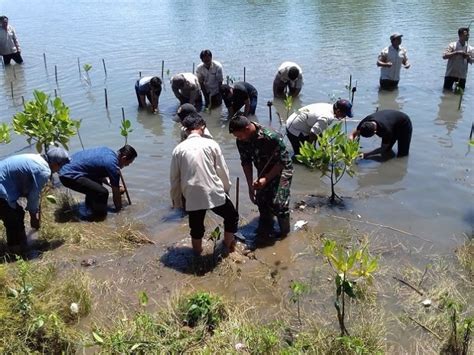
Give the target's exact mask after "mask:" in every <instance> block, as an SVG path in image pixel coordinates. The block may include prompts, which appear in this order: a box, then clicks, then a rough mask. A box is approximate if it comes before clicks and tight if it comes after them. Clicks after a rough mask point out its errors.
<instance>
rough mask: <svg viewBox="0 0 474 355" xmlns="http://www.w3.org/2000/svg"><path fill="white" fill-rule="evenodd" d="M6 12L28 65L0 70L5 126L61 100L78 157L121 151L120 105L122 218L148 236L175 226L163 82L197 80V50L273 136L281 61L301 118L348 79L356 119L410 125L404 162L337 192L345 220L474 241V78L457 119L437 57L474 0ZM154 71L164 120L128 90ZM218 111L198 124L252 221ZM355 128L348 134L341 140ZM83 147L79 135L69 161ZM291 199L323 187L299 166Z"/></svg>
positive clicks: (170, 4) (14, 146)
mask: <svg viewBox="0 0 474 355" xmlns="http://www.w3.org/2000/svg"><path fill="white" fill-rule="evenodd" d="M0 12H1V13H2V14H6V15H7V16H9V18H10V23H11V24H12V25H13V26H14V27H15V28H16V30H17V34H18V37H19V40H20V43H21V46H22V48H23V52H22V54H23V57H24V60H25V63H24V65H22V66H18V65H12V66H10V67H9V68H7V69H6V70H1V71H0V81H1V84H0V91H1V97H0V120H1V121H3V122H10V121H11V118H12V116H13V115H14V114H15V112H18V111H19V110H21V109H22V105H21V103H22V99H21V97H22V96H24V97H25V98H26V99H30V98H31V97H32V91H33V90H34V89H41V90H44V91H46V92H48V93H50V94H51V95H54V90H55V89H56V91H57V94H58V95H60V96H61V97H62V99H63V100H64V101H65V103H66V104H67V105H68V106H69V107H70V108H71V116H72V117H73V118H76V119H81V120H82V127H81V136H82V140H83V143H84V145H85V146H86V147H93V146H98V145H107V146H110V147H113V148H119V147H120V146H121V145H123V143H124V140H123V137H121V136H120V131H119V126H120V120H121V108H122V107H123V108H124V110H125V115H126V117H127V118H129V119H130V120H131V121H132V126H133V132H132V133H131V135H130V137H129V143H130V144H132V145H133V146H134V147H135V148H136V149H137V150H138V154H139V158H138V159H137V160H136V162H135V163H134V164H133V165H132V166H130V167H128V168H126V169H125V170H124V176H125V178H126V181H127V184H128V188H129V190H130V194H131V197H132V199H133V203H134V204H133V205H132V206H131V207H127V209H126V210H125V211H124V212H123V213H124V215H127V216H129V217H131V218H134V219H136V220H140V221H142V222H144V223H145V224H146V225H147V226H148V228H149V229H150V230H151V231H152V232H153V233H155V232H156V233H157V232H158V231H159V230H161V229H167V228H170V227H172V226H173V225H172V224H171V223H173V222H172V221H171V222H166V220H169V218H164V217H167V216H168V215H169V213H170V209H169V206H170V200H169V181H168V179H169V161H170V156H171V152H172V149H173V148H174V146H175V145H176V144H177V143H178V141H179V127H178V126H177V124H176V123H175V122H174V121H173V120H172V116H173V114H174V112H175V110H176V108H177V100H176V99H175V98H174V96H173V94H172V91H171V90H170V87H169V84H168V79H169V77H170V76H171V75H172V74H174V73H177V72H185V71H192V69H193V64H195V65H197V64H198V63H199V62H200V61H199V52H200V51H201V50H202V49H204V48H210V49H211V50H212V51H213V53H214V58H215V59H216V60H219V61H220V62H221V63H222V64H223V66H224V75H229V76H231V77H232V78H234V79H237V80H238V79H240V80H242V79H243V73H244V67H245V68H246V80H247V81H248V82H250V83H252V84H253V85H254V86H255V87H256V88H257V89H258V91H259V104H258V108H257V117H256V119H257V120H258V121H260V122H262V123H263V124H266V125H271V126H272V127H274V128H275V129H277V130H280V125H279V123H278V117H277V115H276V112H275V109H277V110H278V111H279V112H280V114H281V116H282V117H285V116H286V112H285V110H284V108H283V104H282V103H281V102H275V105H274V108H273V121H272V122H269V115H268V107H267V106H266V102H267V101H268V100H271V99H272V91H271V90H272V80H273V76H274V74H275V71H276V68H277V67H278V65H279V64H280V63H281V62H282V61H285V60H292V61H295V62H297V63H298V64H300V65H301V67H302V68H303V71H304V81H305V83H304V88H303V91H302V94H301V96H300V98H299V100H297V102H296V105H297V107H299V106H304V105H307V104H311V103H314V102H327V101H329V100H331V99H332V98H334V97H336V98H337V97H347V96H348V93H347V90H346V89H345V85H346V84H348V81H349V76H350V75H351V74H352V80H353V84H354V83H357V92H356V94H355V99H354V111H355V119H356V120H360V119H361V118H363V117H365V116H366V115H368V114H370V113H371V112H373V111H374V110H375V109H376V108H377V107H378V108H380V109H383V108H395V109H400V110H402V111H404V112H406V113H407V114H408V115H409V116H410V117H411V119H412V121H413V126H414V134H413V140H412V147H411V152H410V156H409V157H408V158H405V159H393V160H392V161H389V162H386V163H383V164H380V163H375V162H366V161H363V162H361V163H360V164H359V166H358V168H357V171H358V174H357V176H356V177H355V178H354V179H349V178H345V179H343V181H342V182H341V183H340V185H338V187H337V190H338V192H339V194H340V195H342V196H345V197H346V200H347V204H348V206H349V209H350V212H351V213H352V216H356V215H360V216H361V218H362V219H364V220H370V221H373V222H376V223H380V224H385V225H390V226H393V227H396V228H399V229H403V230H406V231H410V232H411V233H414V234H417V235H422V236H423V237H424V238H427V239H429V240H432V241H434V242H435V244H436V245H437V246H439V247H440V248H444V247H446V246H452V245H453V243H454V239H453V236H460V235H462V234H463V233H469V232H470V231H471V230H472V227H473V223H474V222H473V220H474V217H473V216H474V212H473V203H472V201H473V191H474V190H473V186H474V178H473V176H472V175H473V174H472V168H473V163H472V160H473V156H474V152H469V149H468V145H467V141H468V136H469V132H470V129H471V123H472V121H473V120H474V116H473V114H472V111H473V108H474V106H473V100H474V80H473V77H474V72H473V70H474V68H472V67H471V68H470V71H471V73H469V75H468V80H467V90H466V93H465V95H464V99H463V103H462V107H461V110H460V111H458V109H457V106H458V100H459V97H458V96H454V95H451V94H443V93H442V83H443V77H444V71H445V66H446V62H445V61H443V60H442V58H441V56H442V52H443V50H444V48H445V47H446V46H447V44H448V43H449V42H450V41H454V40H456V39H457V28H458V27H460V26H467V25H468V24H469V22H470V21H471V17H472V15H473V14H474V2H472V1H467V0H466V1H447V0H445V1H437V2H436V3H433V2H432V1H427V0H422V1H417V2H412V1H388V0H385V1H364V2H360V1H344V2H341V1H335V0H330V1H298V2H296V1H199V2H190V1H183V0H178V1H164V0H163V1H85V0H79V1H73V2H70V1H61V0H58V1H53V0H47V1H27V2H26V1H12V0H8V1H2V2H0ZM394 31H399V32H401V33H403V34H404V37H403V45H404V46H406V48H407V49H408V55H409V59H410V62H411V64H412V67H411V68H410V69H409V70H403V69H402V73H401V80H400V88H399V90H398V91H396V92H391V93H379V91H378V77H379V69H378V68H377V67H376V65H375V63H376V59H377V55H378V53H379V51H380V50H381V49H382V48H383V47H385V46H387V45H389V39H388V37H389V35H390V33H392V32H394ZM43 53H45V55H46V66H45V62H44V59H43ZM78 58H79V60H80V63H81V66H82V65H83V64H84V63H90V64H91V65H92V70H91V71H90V79H91V83H92V85H91V87H88V86H87V85H86V83H85V81H84V80H83V79H81V74H79V69H78ZM102 59H104V60H105V63H106V69H107V76H105V73H104V69H103V65H102ZM162 61H164V77H165V80H164V81H165V82H166V87H165V90H164V91H163V93H162V95H161V98H160V113H159V114H158V115H152V114H150V113H148V112H143V111H138V110H137V102H136V97H135V92H134V83H135V81H136V80H137V78H138V75H139V72H141V74H142V75H161V67H162ZM55 66H56V67H57V76H58V81H57V83H56V80H55ZM82 75H83V72H82ZM11 85H13V98H12V93H11ZM105 88H106V89H107V91H108V102H109V109H108V110H106V108H105V104H104V89H105ZM225 113H226V112H225V109H224V110H223V111H222V110H221V109H217V110H214V111H213V112H212V113H211V114H207V113H205V114H204V116H205V118H206V119H207V123H208V127H209V129H210V130H211V132H212V133H213V135H214V137H215V139H216V141H217V142H219V144H220V145H221V147H222V149H223V151H224V155H225V157H226V159H227V162H228V165H229V167H230V170H231V174H232V177H233V179H235V178H236V177H237V176H239V177H240V179H241V182H242V183H241V191H242V193H241V210H242V212H243V214H244V216H245V217H246V218H247V219H252V218H253V217H254V216H255V211H254V209H250V208H249V200H248V197H247V193H246V190H245V183H243V182H244V181H245V180H244V178H243V174H242V171H241V168H240V163H239V157H238V153H237V150H236V147H235V143H234V140H233V138H232V137H231V136H230V135H229V134H228V132H227V124H226V122H225V121H223V120H222V118H223V117H224V116H225ZM355 125H356V123H355V122H349V123H348V129H349V130H351V129H353V128H354V126H355ZM379 143H380V141H379V140H378V139H377V138H373V139H371V140H363V141H362V145H363V148H364V149H368V148H371V147H376V146H377V145H378V144H379ZM25 145H26V143H25V139H24V137H20V136H14V137H13V141H12V143H11V144H9V145H4V146H2V147H1V148H0V149H1V150H0V153H1V154H0V155H1V156H7V155H9V154H12V153H15V152H18V151H20V150H21V151H29V148H26V149H24V148H25ZM288 145H289V144H288ZM79 149H81V146H80V143H79V140H78V139H77V137H74V138H73V139H72V141H71V151H72V152H74V151H77V150H79ZM473 150H474V148H473ZM292 192H293V201H297V200H299V199H301V198H302V197H303V196H304V195H305V194H322V195H324V194H329V185H328V182H327V181H326V180H325V179H321V178H320V176H319V173H317V172H310V171H308V170H306V169H305V168H304V167H302V166H297V167H296V168H295V175H294V180H293V186H292ZM355 218H356V217H355ZM109 221H112V222H111V223H113V221H114V220H113V218H112V219H109ZM317 221H318V216H317V215H316V217H315V219H314V222H317ZM156 238H160V237H158V236H157V237H156Z"/></svg>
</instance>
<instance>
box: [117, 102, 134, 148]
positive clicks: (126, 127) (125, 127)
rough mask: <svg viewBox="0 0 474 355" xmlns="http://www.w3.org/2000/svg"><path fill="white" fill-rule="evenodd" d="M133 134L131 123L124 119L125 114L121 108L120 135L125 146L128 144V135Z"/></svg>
mask: <svg viewBox="0 0 474 355" xmlns="http://www.w3.org/2000/svg"><path fill="white" fill-rule="evenodd" d="M131 132H133V129H132V123H131V122H130V120H127V119H125V112H124V110H123V107H122V124H121V126H120V134H121V135H122V137H125V144H127V142H128V135H129V134H130V133H131Z"/></svg>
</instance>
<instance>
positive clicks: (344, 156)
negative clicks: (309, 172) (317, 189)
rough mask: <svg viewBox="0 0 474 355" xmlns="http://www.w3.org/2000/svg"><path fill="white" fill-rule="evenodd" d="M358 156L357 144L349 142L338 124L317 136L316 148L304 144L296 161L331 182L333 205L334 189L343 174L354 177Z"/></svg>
mask: <svg viewBox="0 0 474 355" xmlns="http://www.w3.org/2000/svg"><path fill="white" fill-rule="evenodd" d="M358 156H359V142H358V141H356V140H350V139H349V138H348V137H347V136H346V135H345V134H344V132H342V123H341V122H338V123H336V124H334V125H332V126H331V127H328V128H327V129H325V130H324V131H323V132H322V134H321V135H319V136H318V147H317V148H316V147H315V145H314V144H313V143H310V142H304V144H303V145H302V146H301V148H300V153H299V154H297V155H296V159H297V160H298V161H299V162H300V163H303V164H304V165H306V166H307V167H309V168H310V169H315V168H317V169H319V170H320V171H321V175H322V176H326V177H328V178H329V179H330V181H331V197H330V200H331V203H334V202H335V200H336V197H337V198H339V199H340V197H339V196H338V195H337V194H336V192H335V190H334V187H335V186H336V184H337V183H338V182H339V181H340V180H341V179H342V177H343V176H344V174H346V173H347V174H348V175H349V176H351V177H352V176H354V175H355V170H354V169H353V167H354V163H355V161H356V159H357V157H358Z"/></svg>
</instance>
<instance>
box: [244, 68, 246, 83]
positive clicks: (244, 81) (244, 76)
mask: <svg viewBox="0 0 474 355" xmlns="http://www.w3.org/2000/svg"><path fill="white" fill-rule="evenodd" d="M245 72H246V69H245V67H244V82H245Z"/></svg>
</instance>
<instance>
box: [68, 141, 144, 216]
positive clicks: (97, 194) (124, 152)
mask: <svg viewBox="0 0 474 355" xmlns="http://www.w3.org/2000/svg"><path fill="white" fill-rule="evenodd" d="M136 157H137V152H136V150H135V149H134V148H133V147H132V146H130V145H128V144H126V145H124V146H123V147H122V148H120V149H119V151H118V152H115V151H113V150H112V149H110V148H107V147H98V148H92V149H86V150H83V151H81V152H78V153H75V154H73V155H72V157H71V162H70V163H69V164H66V165H64V166H63V167H62V168H61V170H60V172H59V179H60V180H61V183H62V184H63V185H64V186H66V187H68V188H70V189H71V190H74V191H77V192H80V193H83V194H85V195H86V201H85V203H86V206H87V207H88V208H89V209H90V210H91V212H92V216H91V218H92V219H95V220H103V219H105V217H106V215H107V200H108V198H109V191H108V190H107V189H106V188H105V187H104V186H103V185H102V184H104V183H105V184H107V185H110V187H111V188H112V198H113V201H114V205H115V209H116V211H117V212H118V211H120V210H121V208H122V198H121V192H122V191H121V186H120V169H122V168H123V167H125V166H128V165H130V164H131V163H132V162H133V161H134V160H135V158H136ZM107 179H108V181H107Z"/></svg>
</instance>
